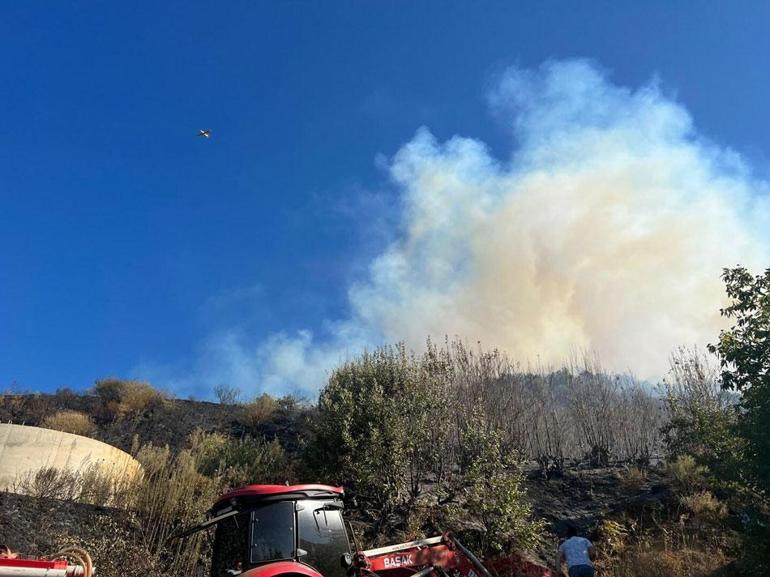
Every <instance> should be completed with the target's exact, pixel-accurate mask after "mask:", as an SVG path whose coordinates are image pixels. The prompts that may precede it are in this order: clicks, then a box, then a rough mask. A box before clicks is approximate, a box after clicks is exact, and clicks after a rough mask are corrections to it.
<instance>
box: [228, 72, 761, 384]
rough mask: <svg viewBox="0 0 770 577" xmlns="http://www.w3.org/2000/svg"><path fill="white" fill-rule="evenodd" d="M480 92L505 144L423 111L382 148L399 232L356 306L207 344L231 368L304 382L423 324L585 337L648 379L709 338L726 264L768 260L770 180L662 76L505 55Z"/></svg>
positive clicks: (515, 341) (518, 345)
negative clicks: (629, 76) (636, 79)
mask: <svg viewBox="0 0 770 577" xmlns="http://www.w3.org/2000/svg"><path fill="white" fill-rule="evenodd" d="M489 102H490V106H491V108H492V110H493V112H494V114H495V115H496V116H497V117H498V118H499V119H500V121H501V122H504V123H506V124H507V125H509V126H510V128H511V131H512V141H514V142H515V144H514V143H512V153H511V156H510V158H506V159H502V160H501V159H497V158H494V157H493V156H492V155H491V153H490V151H489V150H488V149H487V147H486V146H485V145H484V143H483V142H480V141H478V140H475V139H473V138H466V137H461V136H455V137H453V138H451V139H450V140H448V141H446V142H438V141H437V140H436V139H435V138H434V137H433V136H432V135H431V133H430V132H429V130H428V129H426V128H421V129H419V130H418V131H417V134H416V135H415V136H414V138H413V139H412V140H411V141H410V142H408V143H407V144H406V145H404V146H403V147H402V148H401V149H400V150H399V151H398V152H397V153H396V154H395V156H394V157H393V158H392V160H391V162H390V164H389V171H390V175H391V177H392V180H393V181H394V182H395V184H396V185H397V187H398V188H399V190H400V202H401V207H400V225H399V228H398V231H397V233H396V240H395V242H393V243H392V244H391V245H390V246H389V247H387V249H386V250H385V251H384V252H383V253H382V254H380V255H379V256H378V257H377V258H376V259H374V261H373V262H371V264H370V267H369V273H368V278H366V279H364V280H362V281H361V282H359V283H358V284H355V285H354V286H352V287H350V288H349V301H350V317H349V319H347V320H343V321H340V322H336V323H335V324H333V325H332V331H331V333H332V334H333V335H334V336H333V337H332V338H331V339H326V340H325V341H324V342H316V341H315V340H314V339H313V335H312V334H311V333H310V332H303V333H301V334H300V335H299V336H298V337H297V338H291V337H288V336H286V335H278V336H273V337H271V338H270V339H268V340H266V341H264V342H263V343H262V344H260V345H259V346H257V347H256V350H254V351H252V352H249V351H248V350H244V346H243V343H241V344H238V345H237V346H235V347H234V349H235V350H234V351H227V352H226V354H222V355H219V360H218V362H219V363H220V366H225V367H230V368H228V369H227V370H226V372H227V373H228V374H237V373H238V370H237V369H238V366H241V367H248V370H246V371H244V374H242V375H240V376H238V380H239V381H242V382H240V383H238V382H236V383H234V384H240V385H243V386H247V381H248V383H261V386H262V387H263V388H264V389H265V390H268V391H270V392H281V391H287V390H303V391H307V392H308V393H311V392H313V391H316V390H317V389H318V388H319V387H320V386H321V385H322V384H323V382H324V378H325V373H326V371H328V370H329V369H330V368H332V367H333V366H334V365H336V364H337V363H339V362H340V361H341V360H344V358H345V357H348V356H350V355H351V354H354V353H356V352H358V351H359V350H360V349H361V348H363V347H365V346H370V347H371V346H375V345H377V344H380V343H392V342H395V341H399V340H404V341H405V342H406V343H407V344H408V345H409V346H411V347H415V348H418V349H419V348H420V347H421V345H422V344H423V343H424V341H425V338H426V337H427V336H428V335H432V336H433V337H434V338H439V339H442V338H443V337H444V335H449V336H450V337H451V336H453V335H458V336H460V337H461V338H462V339H464V340H467V341H468V342H471V343H472V342H475V341H481V342H482V343H483V345H485V346H486V347H497V348H501V349H504V350H505V351H507V352H508V353H510V355H511V356H512V357H513V358H515V359H518V360H520V361H522V362H525V363H526V362H528V361H532V362H535V361H538V362H541V363H553V364H559V363H561V362H562V361H563V360H564V359H565V358H567V357H569V356H570V355H572V354H574V353H575V351H579V350H590V351H593V352H595V353H596V354H597V355H598V357H599V358H600V359H601V360H602V361H603V363H604V364H605V366H606V367H607V368H610V369H613V370H618V371H625V370H629V369H630V370H632V371H633V372H635V373H636V374H637V375H638V376H641V377H643V378H653V379H654V378H657V377H660V376H661V375H663V374H664V372H665V370H666V366H667V358H668V355H669V354H670V353H671V351H672V350H673V349H674V348H675V347H677V346H679V345H692V344H700V345H703V344H705V343H708V342H713V341H714V340H715V337H716V335H717V334H718V331H719V328H720V326H721V321H720V318H719V307H720V305H721V304H723V300H724V296H723V293H724V291H723V286H722V283H721V280H720V273H721V270H722V268H723V267H726V266H733V265H735V264H738V263H741V264H744V265H746V266H749V267H754V268H755V269H759V268H764V267H765V266H767V265H768V262H769V261H768V255H769V254H770V251H769V250H768V249H769V248H770V235H768V230H770V228H767V225H768V221H769V220H770V219H768V216H769V215H770V210H768V202H767V198H768V194H767V192H768V186H767V184H766V183H765V182H763V181H761V180H758V179H756V178H754V177H752V175H751V174H750V171H749V169H748V168H747V167H746V166H745V164H744V162H743V161H742V159H741V158H740V156H739V155H738V154H736V153H734V152H732V151H730V150H728V149H725V148H719V147H717V146H716V145H714V144H713V143H709V142H707V141H706V140H705V139H704V138H702V137H701V136H699V135H698V133H697V132H696V131H695V129H694V127H693V122H692V119H691V117H690V116H689V114H688V112H687V111H686V110H685V108H684V107H683V106H682V105H680V104H678V103H676V102H675V101H674V100H672V99H671V98H668V97H666V96H665V95H664V94H663V93H662V91H661V90H660V89H659V87H658V86H657V84H656V83H654V82H653V83H650V84H649V85H646V86H643V87H641V88H639V89H637V90H631V89H628V88H624V87H620V86H616V85H614V84H612V83H611V82H610V81H609V80H608V78H607V76H606V75H605V74H604V73H603V72H601V71H600V70H599V69H598V68H597V67H596V66H594V65H593V64H591V63H588V62H585V61H566V62H551V63H548V64H545V65H543V66H542V67H541V68H539V69H537V70H521V69H517V68H514V69H509V70H507V71H506V72H505V73H504V74H502V76H501V77H500V78H499V79H498V82H497V83H496V85H495V88H494V90H492V92H491V93H490V95H489ZM231 344H233V343H231ZM244 359H245V360H244ZM252 387H253V385H252Z"/></svg>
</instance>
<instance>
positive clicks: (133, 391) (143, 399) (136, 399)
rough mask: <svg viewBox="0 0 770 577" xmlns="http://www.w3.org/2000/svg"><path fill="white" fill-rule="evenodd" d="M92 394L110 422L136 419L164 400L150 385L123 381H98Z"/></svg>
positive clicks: (103, 414)
mask: <svg viewBox="0 0 770 577" xmlns="http://www.w3.org/2000/svg"><path fill="white" fill-rule="evenodd" d="M92 392H93V393H94V394H95V395H96V396H97V397H99V400H100V409H101V410H100V412H101V413H102V416H103V417H104V418H106V419H108V420H113V419H115V418H120V417H135V416H137V415H140V414H142V413H144V412H146V411H149V410H151V409H153V408H155V407H157V406H158V405H160V404H161V403H162V402H163V399H164V395H163V394H162V393H161V392H160V391H158V390H157V389H155V388H154V387H153V386H152V385H150V384H149V383H144V382H142V381H128V380H122V379H103V380H100V381H97V382H96V384H95V385H94V387H93V390H92Z"/></svg>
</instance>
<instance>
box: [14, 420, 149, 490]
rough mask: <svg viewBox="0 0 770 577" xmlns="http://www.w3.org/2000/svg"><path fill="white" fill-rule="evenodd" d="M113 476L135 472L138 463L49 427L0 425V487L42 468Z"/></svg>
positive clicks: (124, 455) (126, 456) (114, 449)
mask: <svg viewBox="0 0 770 577" xmlns="http://www.w3.org/2000/svg"><path fill="white" fill-rule="evenodd" d="M95 466H96V467H99V469H100V470H101V471H102V472H104V473H106V474H110V475H113V476H115V477H122V476H123V475H135V474H138V473H139V472H141V465H139V463H138V462H137V461H136V459H134V458H133V457H132V456H131V455H129V454H128V453H125V452H123V451H121V450H120V449H117V448H115V447H113V446H111V445H108V444H106V443H102V442H101V441H96V440H94V439H89V438H88V437H81V436H80V435H73V434H72V433H62V432H61V431H53V430H51V429H41V428H40V427H26V426H24V425H9V424H0V490H2V491H14V485H15V484H16V483H17V482H18V480H19V479H22V478H23V477H25V476H27V475H34V474H35V472H36V471H39V470H40V469H42V468H45V467H55V468H57V469H63V470H69V471H83V470H85V469H87V468H90V467H95Z"/></svg>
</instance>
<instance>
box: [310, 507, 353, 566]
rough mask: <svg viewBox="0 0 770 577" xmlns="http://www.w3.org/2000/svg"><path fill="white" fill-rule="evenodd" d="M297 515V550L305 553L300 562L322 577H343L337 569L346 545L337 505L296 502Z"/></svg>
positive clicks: (346, 537)
mask: <svg viewBox="0 0 770 577" xmlns="http://www.w3.org/2000/svg"><path fill="white" fill-rule="evenodd" d="M300 506H301V509H300V511H299V514H298V526H299V548H300V549H303V550H304V551H306V552H307V554H302V552H300V554H302V556H301V557H300V561H302V562H303V563H307V564H308V565H310V566H311V567H313V568H315V569H316V570H317V571H318V572H319V573H320V574H321V575H324V577H345V570H344V569H343V568H342V566H341V565H340V557H341V556H342V554H343V553H349V552H350V543H349V542H348V535H347V532H346V531H345V525H344V524H343V521H342V511H341V509H342V506H341V504H340V502H339V501H300Z"/></svg>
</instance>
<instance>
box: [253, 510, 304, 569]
mask: <svg viewBox="0 0 770 577" xmlns="http://www.w3.org/2000/svg"><path fill="white" fill-rule="evenodd" d="M250 534H251V550H250V553H249V562H250V563H251V564H257V563H264V562H266V561H278V560H281V559H292V558H293V557H294V503H293V502H291V501H279V502H277V503H271V504H270V505H265V506H264V507H259V508H258V509H254V510H253V511H252V512H251V533H250Z"/></svg>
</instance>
